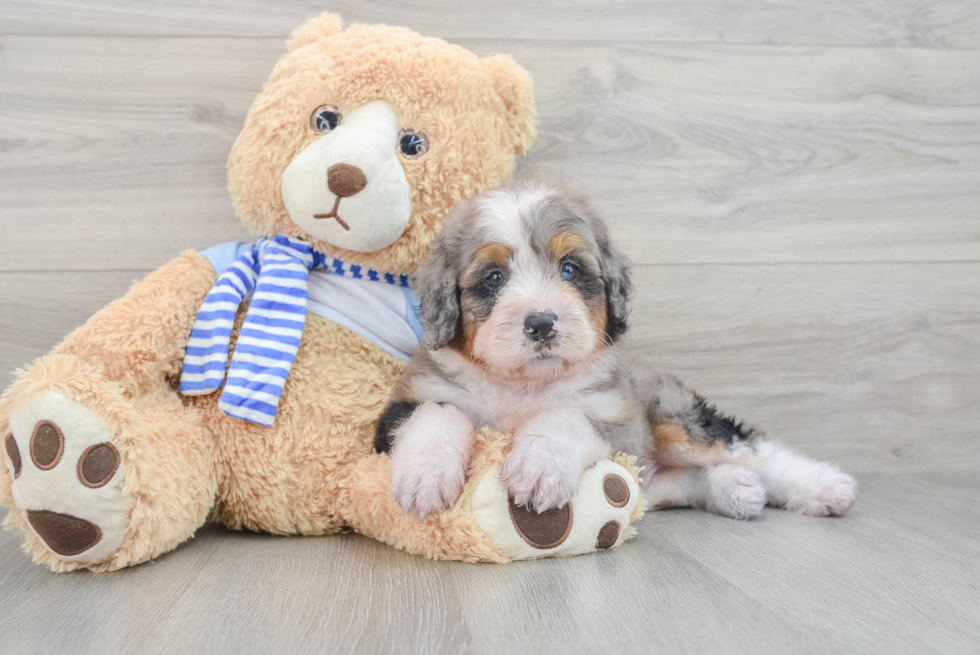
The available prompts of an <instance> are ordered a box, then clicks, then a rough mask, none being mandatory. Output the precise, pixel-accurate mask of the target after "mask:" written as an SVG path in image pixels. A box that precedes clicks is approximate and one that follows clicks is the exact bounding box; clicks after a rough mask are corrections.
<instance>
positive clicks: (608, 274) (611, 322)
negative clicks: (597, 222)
mask: <svg viewBox="0 0 980 655" xmlns="http://www.w3.org/2000/svg"><path fill="white" fill-rule="evenodd" d="M601 250H602V256H603V262H602V278H603V282H604V283H605V287H606V334H608V335H609V338H610V339H611V340H612V341H615V340H616V339H618V338H619V337H620V336H622V335H623V334H625V333H626V330H628V329H629V323H628V320H627V319H629V315H630V309H631V307H630V298H631V297H632V296H633V281H632V275H633V272H632V267H631V265H630V261H629V259H627V258H626V255H624V254H623V253H621V252H619V250H617V249H616V248H614V247H613V246H612V244H611V243H609V241H606V242H605V243H603V244H602V245H601Z"/></svg>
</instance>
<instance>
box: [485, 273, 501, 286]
mask: <svg viewBox="0 0 980 655" xmlns="http://www.w3.org/2000/svg"><path fill="white" fill-rule="evenodd" d="M503 283H504V274H503V273H501V272H500V271H494V272H492V273H491V274H490V275H488V276H487V286H488V287H490V288H491V289H496V288H497V287H499V286H500V285H501V284H503Z"/></svg>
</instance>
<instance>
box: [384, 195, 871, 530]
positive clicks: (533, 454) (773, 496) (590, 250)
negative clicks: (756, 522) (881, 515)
mask: <svg viewBox="0 0 980 655" xmlns="http://www.w3.org/2000/svg"><path fill="white" fill-rule="evenodd" d="M418 292H419V297H420V299H421V303H422V314H423V321H422V322H423V327H424V332H425V335H424V343H423V346H422V347H420V348H419V350H418V351H417V352H416V353H415V355H414V358H413V360H412V363H411V365H410V367H409V370H408V371H407V372H406V374H405V375H404V377H403V378H402V379H401V380H400V381H399V383H398V385H397V387H396V388H395V391H394V393H393V396H392V398H391V400H390V403H389V405H388V408H387V409H386V410H385V412H384V415H383V416H382V418H381V421H380V423H379V425H378V430H377V437H376V442H375V447H376V449H377V450H378V451H379V452H390V455H391V466H392V482H391V493H392V496H393V498H394V500H395V502H397V503H398V504H399V505H400V506H401V507H402V509H403V510H404V511H405V512H406V513H408V514H414V515H416V516H426V515H427V514H431V513H435V512H441V511H443V510H445V509H448V508H449V507H451V506H452V505H453V503H454V502H455V501H456V499H457V498H458V497H459V495H460V493H461V491H462V488H463V484H464V482H465V480H466V473H467V467H468V465H469V461H470V458H471V455H472V450H473V445H474V435H475V432H476V431H477V430H479V429H480V428H483V427H490V428H492V429H494V430H497V431H503V432H507V431H511V432H513V435H514V439H513V446H512V448H511V451H510V453H509V454H508V456H507V458H506V460H505V461H504V465H503V469H502V471H501V481H502V482H503V484H504V485H505V487H506V488H507V489H508V490H509V491H510V493H511V495H512V496H513V499H514V501H515V502H516V503H517V504H519V505H529V506H531V507H533V508H534V509H536V510H537V511H539V512H541V511H544V510H547V509H551V508H554V507H561V506H562V505H564V504H565V503H567V502H568V501H569V500H570V499H571V498H572V497H573V496H574V495H575V492H576V491H577V489H578V484H579V478H580V477H581V475H582V472H583V471H585V469H587V468H589V467H590V466H592V465H593V464H595V463H596V462H597V461H598V460H600V459H602V458H605V457H608V456H609V455H610V454H611V453H612V452H614V451H623V452H626V453H630V454H633V455H636V456H638V458H639V459H640V461H641V463H643V464H644V465H645V466H646V469H645V475H644V481H643V485H644V491H645V494H646V496H647V499H648V500H649V501H650V503H651V505H652V506H655V507H656V506H660V507H666V506H679V505H687V506H697V507H702V508H705V509H708V510H710V511H713V512H717V513H719V514H724V515H726V516H732V517H735V518H753V517H757V516H759V514H761V513H762V508H763V507H764V506H765V505H766V503H767V501H768V503H769V504H770V505H773V506H775V507H782V508H784V509H787V510H790V511H796V512H801V513H804V514H812V515H816V516H830V515H840V514H843V513H844V512H846V511H847V510H848V509H849V508H850V507H851V506H852V505H853V504H854V500H855V494H856V491H857V484H856V482H855V480H854V478H852V477H851V476H849V475H847V474H846V473H843V472H841V471H840V469H838V468H837V467H836V466H835V465H833V464H829V463H824V462H817V461H814V460H812V459H809V458H807V457H804V456H802V455H800V454H798V453H796V452H793V451H792V450H790V449H788V448H786V447H785V446H782V445H780V444H778V443H776V442H774V441H771V440H769V439H767V438H766V437H765V436H764V435H763V434H761V433H760V432H758V431H756V430H752V429H747V428H744V427H743V426H741V425H740V424H738V423H736V422H735V421H733V420H732V419H730V418H728V417H725V416H723V415H721V414H719V413H718V412H717V411H716V410H715V409H714V408H713V407H711V406H710V405H708V404H707V403H706V402H705V400H704V399H703V398H701V397H700V396H699V395H697V394H696V393H694V392H693V391H691V390H690V389H688V388H687V387H685V386H684V385H683V384H682V383H681V382H680V381H679V380H678V379H676V378H674V377H671V376H666V375H658V374H656V373H652V372H648V371H644V370H640V369H636V368H634V367H631V366H628V365H627V364H626V362H625V361H624V358H623V355H622V353H621V352H620V350H619V349H618V348H617V347H616V342H617V339H618V338H619V337H620V336H621V335H622V334H623V333H624V332H625V331H626V328H627V322H626V319H627V315H628V313H629V308H628V299H629V296H630V292H631V285H630V269H629V262H628V261H627V260H626V258H625V257H624V256H623V255H622V254H621V253H620V252H618V251H617V250H616V249H615V248H614V247H613V245H612V243H611V242H610V238H609V232H608V229H607V227H606V225H605V223H604V222H603V220H602V219H601V218H600V217H599V216H598V214H597V213H596V211H595V210H594V209H593V208H592V206H591V205H590V204H589V202H588V201H587V200H586V199H585V198H584V197H583V196H581V195H580V194H578V193H575V192H573V191H571V190H569V189H566V188H545V187H522V188H516V189H501V190H496V191H492V192H489V193H485V194H483V195H482V196H480V197H478V198H475V199H473V200H470V201H468V202H465V203H463V204H462V205H460V206H459V207H457V208H456V209H455V210H453V212H451V213H450V215H449V216H448V217H447V218H446V220H445V223H444V226H443V228H442V231H441V232H440V234H439V236H438V238H437V241H436V244H435V246H434V249H433V252H432V255H431V257H430V259H429V261H428V262H427V264H426V265H425V266H424V267H423V269H422V270H421V272H420V274H419V278H418Z"/></svg>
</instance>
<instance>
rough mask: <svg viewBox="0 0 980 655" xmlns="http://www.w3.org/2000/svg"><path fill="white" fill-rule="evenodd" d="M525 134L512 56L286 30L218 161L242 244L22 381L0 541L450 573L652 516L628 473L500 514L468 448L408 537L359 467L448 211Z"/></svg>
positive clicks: (108, 561)
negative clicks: (201, 534)
mask: <svg viewBox="0 0 980 655" xmlns="http://www.w3.org/2000/svg"><path fill="white" fill-rule="evenodd" d="M534 117H535V114H534V107H533V95H532V84H531V79H530V77H529V76H528V74H527V72H526V71H524V70H523V69H522V68H520V67H519V66H518V65H517V64H515V63H514V61H513V60H511V59H510V58H509V57H506V56H496V57H490V58H484V59H480V58H477V57H476V56H474V55H473V54H471V53H469V52H467V51H466V50H464V49H462V48H460V47H458V46H455V45H450V44H448V43H446V42H444V41H441V40H439V39H433V38H426V37H422V36H419V35H418V34H416V33H414V32H411V31H409V30H407V29H404V28H399V27H386V26H365V25H354V26H351V27H349V28H348V29H346V30H342V23H341V20H340V18H339V17H337V16H335V15H331V14H322V15H320V16H319V17H317V18H314V19H312V20H310V21H308V22H307V23H306V24H304V25H302V26H301V27H300V28H298V29H297V30H296V31H295V32H294V33H293V34H292V36H291V37H290V39H289V41H288V42H287V52H286V54H285V55H284V56H283V57H282V58H281V59H280V60H279V62H278V63H277V64H276V66H275V68H274V69H273V71H272V75H271V77H270V78H269V80H268V82H267V83H266V85H265V87H264V89H263V90H262V92H261V93H260V94H259V96H258V98H257V99H256V101H255V103H254V104H253V106H252V108H251V110H250V111H249V114H248V117H247V119H246V121H245V126H244V129H243V130H242V132H241V134H240V135H239V137H238V139H237V141H236V142H235V145H234V147H233V149H232V152H231V156H230V158H229V162H228V171H229V189H230V191H231V196H232V199H233V202H234V206H235V209H236V211H237V213H238V216H239V217H240V218H241V219H242V220H243V221H244V222H245V224H246V225H247V226H248V227H249V229H250V230H251V231H252V233H253V234H254V235H255V236H256V237H257V238H258V240H257V242H256V243H254V244H241V243H238V244H225V245H223V246H220V247H217V248H214V249H211V250H209V251H206V252H205V253H196V252H191V251H188V252H184V253H182V254H181V255H180V256H179V257H178V258H176V259H174V260H173V261H171V262H170V263H168V264H166V265H165V266H163V267H162V268H161V269H159V270H157V271H156V272H154V273H152V274H150V275H149V276H147V278H146V279H144V280H143V281H141V282H139V283H137V284H135V285H134V286H133V288H132V289H131V290H130V291H129V293H127V294H126V296H125V297H123V298H121V299H120V300H117V301H115V302H114V303H112V304H110V305H109V306H108V307H106V308H105V309H103V310H102V311H100V312H99V313H98V314H96V315H95V316H94V317H92V319H90V320H89V321H88V322H87V323H86V324H85V325H84V326H82V327H80V328H79V329H77V330H76V331H75V332H73V333H72V334H71V335H69V336H68V337H67V338H66V339H65V340H64V342H62V343H61V344H60V345H58V346H57V347H56V348H55V349H54V351H53V352H52V353H51V354H49V355H47V356H45V357H41V358H40V359H38V360H37V361H36V362H34V364H33V365H32V366H31V367H29V368H28V369H27V370H23V371H19V372H18V374H17V379H16V381H15V382H14V384H13V385H12V386H11V387H10V388H8V389H7V390H6V391H5V392H4V394H3V398H2V401H0V430H2V432H0V434H3V436H4V445H5V449H4V462H5V464H6V466H5V467H4V468H3V469H2V470H0V502H2V503H3V505H5V506H7V507H10V508H11V509H10V513H9V516H8V517H7V520H6V524H5V525H6V526H7V527H8V528H10V527H14V528H19V529H21V530H22V532H23V534H24V540H25V549H26V550H27V551H28V552H30V553H31V554H32V555H33V556H34V559H35V561H38V562H43V563H45V564H47V565H49V566H50V567H51V568H52V569H54V570H58V571H65V570H71V569H75V568H79V567H87V568H89V569H92V570H98V571H107V570H114V569H118V568H121V567H126V566H131V565H133V564H137V563H139V562H143V561H146V560H148V559H150V558H152V557H155V556H156V555H159V554H160V553H163V552H166V551H168V550H170V549H172V548H174V547H176V546H177V545H178V544H179V543H181V542H182V541H184V540H185V539H187V538H188V537H190V536H192V535H193V534H194V532H195V531H196V530H197V529H198V528H199V527H200V526H201V525H203V524H204V523H205V522H206V521H209V520H213V521H220V522H221V523H224V524H225V525H227V526H228V527H230V528H233V529H240V528H243V527H244V528H249V529H252V530H257V531H265V532H272V533H276V534H327V533H332V532H338V531H340V530H341V529H342V528H344V526H349V527H351V528H353V529H354V530H356V531H358V532H361V533H363V534H366V535H370V536H373V537H376V538H378V539H381V540H384V541H385V542H387V543H390V544H392V545H394V546H396V547H400V548H403V549H406V550H408V551H411V552H413V553H420V554H425V555H428V556H430V557H434V558H441V559H460V560H467V561H488V562H505V561H510V560H513V559H521V558H528V557H540V556H549V555H564V554H574V553H580V552H588V551H592V550H595V549H596V548H603V547H609V546H612V545H616V544H619V543H622V541H623V540H625V539H626V538H628V537H629V536H630V534H631V533H632V528H629V527H628V526H629V523H630V522H631V521H632V520H635V519H636V518H638V516H639V515H640V514H641V513H642V511H643V506H644V503H643V500H642V498H641V496H640V494H639V487H638V485H637V470H636V468H635V466H634V465H633V461H632V460H631V459H629V458H626V457H622V456H619V457H617V460H616V461H608V460H607V461H603V462H600V463H599V464H598V465H597V466H596V467H594V468H593V469H591V470H590V471H588V472H587V473H586V474H585V476H584V477H583V480H582V486H581V490H580V492H579V494H578V496H576V498H575V499H573V501H572V503H570V506H567V507H566V508H563V509H562V510H555V511H553V512H550V513H545V514H541V515H538V514H536V513H533V512H529V511H527V510H525V509H524V508H520V507H514V506H513V504H512V503H510V502H509V499H508V498H507V494H506V492H505V491H504V490H503V488H502V487H501V485H500V484H499V481H498V480H497V467H498V465H499V464H500V462H501V461H502V459H503V455H504V453H505V451H506V448H507V446H508V437H507V435H497V434H492V433H490V432H485V433H483V434H481V435H479V437H478V442H479V448H478V452H477V456H476V457H475V458H474V462H473V465H472V467H471V470H470V476H469V480H468V482H467V486H466V488H465V490H464V494H463V496H462V497H461V498H460V500H459V502H458V503H457V504H456V506H455V507H454V508H453V509H452V510H450V511H449V512H446V513H445V514H443V515H439V516H433V517H429V518H427V519H425V520H418V519H414V518H410V517H407V516H405V515H403V514H402V512H401V510H400V509H398V507H397V506H396V505H395V504H394V503H393V502H392V500H391V497H390V492H389V485H390V471H389V468H388V460H387V457H386V456H385V455H379V454H376V453H374V452H373V434H374V429H375V425H376V423H377V420H378V417H379V415H380V413H381V411H382V410H383V408H384V406H385V402H386V400H387V398H388V395H389V392H390V390H391V388H392V386H393V383H394V381H395V380H396V379H397V378H398V376H399V375H400V374H401V373H402V372H403V371H404V369H405V366H406V360H407V359H408V357H409V354H410V352H411V350H412V348H414V346H415V345H417V343H418V329H417V325H418V324H417V317H416V316H415V314H414V311H413V300H412V295H411V290H410V276H411V274H412V272H413V271H414V270H415V269H416V267H417V266H418V265H419V263H420V262H421V260H422V259H423V258H424V257H425V255H426V251H427V247H428V245H429V243H430V242H431V241H432V239H433V236H434V234H435V233H436V231H437V230H438V229H439V226H440V222H441V219H442V217H443V216H444V215H445V213H446V212H447V211H448V210H449V209H450V208H451V207H452V206H453V205H454V204H456V203H457V202H459V201H460V200H462V199H464V198H468V197H471V196H473V195H475V194H477V193H479V192H481V191H482V190H484V189H487V188H491V187H494V186H498V185H502V184H506V183H507V182H508V181H509V180H510V177H511V174H512V172H513V168H514V159H515V156H516V155H517V154H520V153H523V152H525V151H526V150H527V149H528V148H529V147H530V145H531V143H532V141H533V139H534V136H535V129H534ZM178 389H179V390H178Z"/></svg>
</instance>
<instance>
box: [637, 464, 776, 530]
mask: <svg viewBox="0 0 980 655" xmlns="http://www.w3.org/2000/svg"><path fill="white" fill-rule="evenodd" d="M644 494H645V496H646V498H647V501H648V502H649V503H650V505H651V507H654V508H657V509H664V508H667V507H698V508H701V509H706V510H708V511H709V512H713V513H715V514H720V515H722V516H728V517H731V518H735V519H753V518H758V517H759V516H760V515H761V514H762V509H763V508H764V507H765V506H766V490H765V487H763V485H762V480H761V479H760V478H759V476H758V475H757V474H756V473H755V472H754V471H752V470H751V469H748V468H746V467H744V466H734V465H731V464H719V465H717V466H693V467H686V468H664V469H659V470H657V471H656V472H654V473H653V474H652V475H650V476H649V477H648V478H647V480H646V482H645V484H644Z"/></svg>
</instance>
